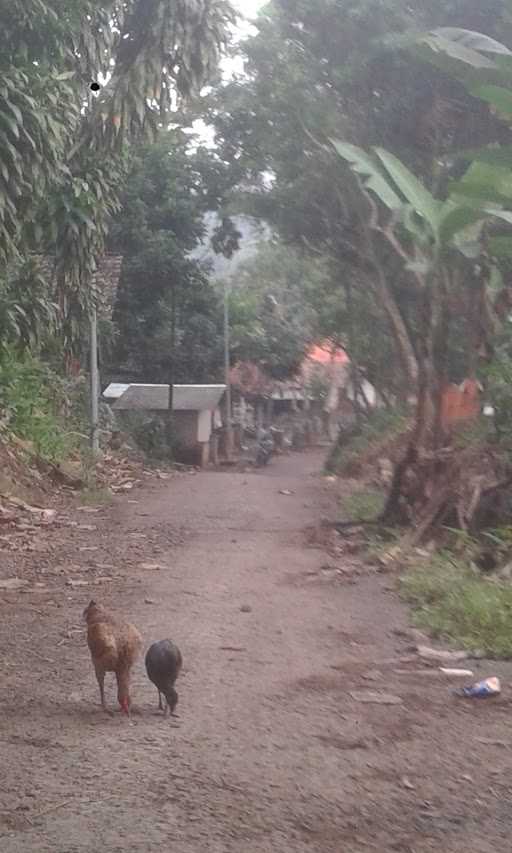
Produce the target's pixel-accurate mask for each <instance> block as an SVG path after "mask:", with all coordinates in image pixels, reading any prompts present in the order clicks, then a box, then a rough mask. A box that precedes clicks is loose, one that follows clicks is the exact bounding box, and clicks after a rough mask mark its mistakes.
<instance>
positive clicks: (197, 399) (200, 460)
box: [104, 384, 226, 467]
mask: <svg viewBox="0 0 512 853" xmlns="http://www.w3.org/2000/svg"><path fill="white" fill-rule="evenodd" d="M225 390H226V386H225V385H174V386H173V420H174V428H175V432H176V439H177V444H178V447H179V452H180V455H181V457H182V459H183V461H185V462H189V463H193V464H199V465H201V466H202V467H204V466H205V465H207V464H208V462H209V459H210V440H211V437H212V432H213V429H214V420H215V419H218V417H219V413H218V409H219V405H220V401H221V399H222V396H223V394H224V392H225ZM107 392H108V393H109V394H110V395H111V399H112V397H117V399H116V401H115V403H114V404H113V406H112V408H113V409H114V411H115V412H123V411H125V412H146V413H147V414H148V415H150V414H153V415H158V414H160V415H163V414H164V413H165V412H167V411H168V406H169V386H168V385H144V384H131V385H128V386H127V387H125V386H123V385H117V387H114V388H112V387H111V386H109V388H107V389H105V392H104V396H105V397H106V396H107Z"/></svg>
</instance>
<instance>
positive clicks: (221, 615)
mask: <svg viewBox="0 0 512 853" xmlns="http://www.w3.org/2000/svg"><path fill="white" fill-rule="evenodd" d="M321 461H322V460H321V457H320V455H318V454H316V453H313V454H305V455H301V456H297V455H294V456H290V457H286V458H282V459H279V460H276V461H275V462H273V463H272V464H271V465H270V466H269V467H268V469H265V470H264V471H262V472H258V473H248V474H240V473H210V472H205V473H201V474H197V475H190V474H184V475H181V476H178V477H172V478H171V479H169V480H166V481H163V482H159V483H158V484H152V485H148V486H147V487H145V488H144V489H142V490H141V491H138V492H136V493H135V494H134V498H133V499H132V500H133V501H136V502H132V503H129V502H128V501H127V500H126V498H125V499H123V500H119V501H116V503H115V504H114V506H113V507H110V508H108V509H107V510H105V511H102V512H101V513H96V514H93V513H91V514H90V515H87V514H86V513H84V512H78V511H77V512H76V513H74V514H72V516H70V517H72V518H75V519H78V520H79V522H80V524H81V528H80V529H79V528H76V527H75V528H63V529H62V530H59V531H56V532H53V533H49V534H45V535H46V536H47V537H48V542H47V544H46V545H44V543H42V544H41V546H40V548H39V552H40V553H36V554H29V555H27V560H26V573H27V575H26V576H27V578H30V579H31V581H36V582H38V583H40V584H41V586H40V587H39V588H35V587H33V586H31V591H30V592H29V593H27V594H25V595H22V594H20V593H11V594H2V595H1V596H0V643H1V647H2V649H3V655H2V658H3V659H2V666H1V681H0V744H1V746H0V749H1V756H2V775H1V777H0V850H1V851H2V853H29V851H38V853H47V852H48V853H50V851H51V853H93V851H96V850H98V849H99V850H101V851H102V853H117V851H119V853H121V851H123V853H127V851H135V853H146V851H148V853H149V851H155V850H161V851H162V853H167V851H170V850H173V851H176V853H203V851H207V850H208V851H210V853H292V851H293V853H360V851H361V853H362V851H379V853H387V851H404V853H427V851H439V850H443V853H462V851H464V853H490V851H496V850H508V849H510V836H511V830H512V808H511V806H510V794H511V786H512V781H511V777H510V768H511V756H512V752H511V749H512V724H511V720H510V715H511V703H510V701H509V700H508V698H507V696H508V695H510V690H508V691H507V690H505V692H504V696H503V698H502V699H500V700H498V701H497V702H495V701H490V702H480V703H473V704H472V703H461V702H460V701H457V700H456V699H454V698H453V697H452V696H451V694H450V687H451V685H450V684H449V683H447V682H446V681H443V680H442V676H440V675H439V674H430V675H424V674H423V675H420V674H417V673H415V670H417V669H418V667H419V664H418V663H410V662H409V663H407V662H405V663H404V662H403V658H407V656H408V655H410V650H409V649H408V644H410V640H408V639H407V636H406V635H405V634H404V633H403V629H404V628H406V625H407V621H406V613H405V612H404V611H403V609H402V607H401V606H400V605H399V603H398V599H397V597H396V595H395V593H394V592H393V591H392V589H391V588H390V587H391V586H392V584H393V579H392V577H391V576H389V575H387V576H386V575H377V574H375V573H373V572H371V571H363V572H362V573H361V574H357V575H356V576H355V577H351V576H350V575H349V576H348V578H345V577H344V576H343V575H339V574H336V573H333V572H330V571H323V570H322V569H323V567H325V564H326V562H329V560H328V558H327V557H326V555H325V553H323V552H322V551H321V550H315V549H312V548H308V547H306V544H305V537H304V533H303V530H304V527H305V526H306V525H307V524H310V523H312V522H314V521H316V520H318V519H319V518H320V517H321V516H322V515H325V514H327V513H329V512H331V513H332V511H333V510H332V495H331V493H330V490H329V488H328V487H327V486H326V485H325V483H324V481H322V480H321V479H320V477H319V476H317V472H318V471H319V469H320V466H321ZM282 491H288V492H292V493H293V494H281V492H282ZM84 521H87V522H89V521H91V524H90V525H89V524H87V523H86V524H83V522H84ZM84 527H85V528H89V529H83V528H84ZM90 528H93V529H92V530H91V529H90ZM331 562H332V561H331ZM18 566H19V563H18V562H17V563H16V567H17V568H18ZM155 566H160V568H156V567H155ZM4 569H5V572H4ZM0 573H1V574H2V576H8V575H9V567H8V566H4V565H1V566H0ZM20 574H22V572H21V571H20ZM70 579H71V580H72V581H73V585H71V586H70V585H69V581H70ZM85 583H87V584H88V586H85V585H84V584H85ZM91 587H92V588H93V592H91ZM92 595H94V597H95V598H97V599H98V600H101V601H103V602H104V603H105V604H106V605H107V606H109V607H112V608H113V609H116V610H117V611H119V612H120V613H122V614H123V615H126V616H127V617H128V618H129V619H130V620H131V621H133V622H134V623H135V624H136V625H137V627H138V628H139V629H140V630H141V632H142V633H143V635H144V638H145V641H146V645H148V644H149V643H150V642H151V641H153V640H155V639H161V638H163V637H167V636H169V637H171V638H172V639H174V640H175V641H176V642H177V643H178V644H179V646H180V648H181V650H182V653H183V657H184V662H185V670H184V673H183V676H182V677H181V678H180V680H179V682H178V684H177V687H178V692H179V694H180V701H179V705H178V709H177V710H178V713H179V715H180V717H179V719H178V720H172V721H169V720H168V719H167V720H164V719H163V718H162V717H161V716H160V715H158V714H157V713H156V709H157V695H156V691H155V690H154V689H153V688H152V686H151V685H150V684H149V682H147V680H146V677H145V673H144V671H143V665H142V662H141V663H140V664H139V665H138V666H137V668H136V671H135V672H134V683H133V703H134V706H135V711H134V716H133V722H132V724H131V725H130V724H129V723H128V721H127V720H125V719H124V718H122V717H121V715H120V714H116V715H115V716H114V717H113V718H107V717H105V715H104V714H103V713H102V712H101V709H100V708H99V705H98V695H97V687H96V683H95V680H94V675H93V670H92V667H91V664H90V660H89V657H88V652H87V649H86V647H85V644H84V637H83V630H82V626H81V622H80V618H81V611H82V609H83V607H84V606H85V604H86V603H87V601H88V600H89V598H90V597H91V596H92ZM472 666H473V668H475V666H478V672H477V673H476V674H477V675H480V673H481V674H482V676H483V675H487V674H493V672H497V673H498V674H500V675H501V676H502V677H503V678H504V682H505V685H508V683H509V682H510V681H511V680H512V678H511V671H510V667H507V666H506V665H500V666H498V667H496V666H495V665H488V664H486V663H485V662H483V661H482V662H480V663H479V664H477V665H475V664H472ZM489 666H492V672H491V671H490V669H489ZM400 669H402V670H404V669H406V670H407V674H403V673H399V672H396V670H400ZM368 690H372V691H378V692H385V693H388V694H393V695H394V696H395V697H399V698H400V700H401V702H400V704H396V705H379V704H366V703H361V702H359V701H356V700H355V699H354V698H353V697H352V696H351V695H350V694H351V692H352V691H368ZM108 697H109V699H110V702H111V704H114V699H115V693H114V690H113V685H112V684H111V683H109V685H108Z"/></svg>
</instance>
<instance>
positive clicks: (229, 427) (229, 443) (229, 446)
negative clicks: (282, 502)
mask: <svg viewBox="0 0 512 853" xmlns="http://www.w3.org/2000/svg"><path fill="white" fill-rule="evenodd" d="M223 287H224V382H225V384H226V456H227V458H228V461H230V460H231V458H232V456H233V424H232V422H231V380H230V368H231V365H230V359H229V302H228V297H229V292H228V285H227V282H226V281H224V284H223Z"/></svg>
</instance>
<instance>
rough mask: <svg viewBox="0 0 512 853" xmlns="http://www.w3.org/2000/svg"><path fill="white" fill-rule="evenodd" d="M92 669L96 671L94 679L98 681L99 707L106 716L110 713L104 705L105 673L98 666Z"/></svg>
mask: <svg viewBox="0 0 512 853" xmlns="http://www.w3.org/2000/svg"><path fill="white" fill-rule="evenodd" d="M94 669H95V670H96V679H97V681H98V687H99V688H100V697H101V707H102V708H103V710H104V711H105V712H106V713H107V714H109V713H110V711H109V710H108V708H107V706H106V704H105V671H104V670H103V669H102V667H100V666H95V667H94Z"/></svg>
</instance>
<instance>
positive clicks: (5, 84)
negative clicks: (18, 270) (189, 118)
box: [0, 0, 232, 347]
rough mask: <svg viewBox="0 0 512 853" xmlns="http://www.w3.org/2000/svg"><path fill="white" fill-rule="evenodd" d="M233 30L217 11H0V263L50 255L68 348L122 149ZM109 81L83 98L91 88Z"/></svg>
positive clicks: (155, 5) (172, 5)
mask: <svg viewBox="0 0 512 853" xmlns="http://www.w3.org/2000/svg"><path fill="white" fill-rule="evenodd" d="M230 20H232V10H231V7H230V5H229V3H228V2H225V0H214V2H211V0H149V2H148V0H129V2H120V0H110V2H107V3H99V2H97V0H84V2H80V3H79V2H76V0H13V2H12V3H2V4H1V5H0V70H1V74H2V85H1V87H0V258H2V260H3V262H4V264H6V263H8V262H10V260H11V259H13V258H14V257H15V256H16V255H19V254H23V253H26V252H27V251H30V250H31V249H35V248H39V247H42V248H44V249H45V250H46V251H50V252H53V253H54V254H55V262H56V275H57V281H58V289H59V301H60V308H61V313H62V316H63V318H64V320H65V321H66V322H65V323H64V343H65V345H66V346H68V347H70V346H71V345H72V343H73V340H74V339H76V338H77V336H78V332H79V325H80V320H81V314H82V311H83V309H84V308H87V304H88V298H89V297H90V295H91V294H90V282H91V275H92V273H93V272H94V269H95V263H96V259H97V257H98V255H99V254H101V252H102V251H103V248H104V238H105V233H106V229H107V225H108V221H109V217H110V216H111V215H112V214H113V213H114V212H115V210H116V209H117V208H118V193H119V189H120V187H121V186H122V182H123V179H124V177H125V175H126V169H127V161H126V153H127V148H128V146H129V145H130V144H131V143H132V142H133V141H138V140H139V139H140V138H141V137H143V136H145V135H146V134H147V133H149V132H155V131H157V130H158V127H159V126H160V127H161V126H163V125H165V124H166V123H167V122H168V121H169V110H170V109H171V107H172V106H173V105H174V104H175V103H176V101H179V100H180V99H182V98H183V97H186V96H187V95H189V94H191V93H192V92H193V91H195V90H197V89H198V88H199V87H200V86H201V85H202V84H203V83H204V82H205V81H206V79H208V77H209V75H210V74H212V72H213V71H214V69H215V66H216V63H217V60H218V56H219V50H220V48H221V46H222V43H223V41H224V40H225V37H226V27H227V24H228V22H229V21H230ZM107 73H108V75H110V76H109V79H108V82H107V83H106V85H105V86H104V87H103V88H102V89H101V91H100V94H99V97H97V98H93V99H91V97H90V93H89V84H90V82H91V81H95V80H96V79H97V78H98V77H99V75H100V74H107ZM88 101H89V104H88Z"/></svg>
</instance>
